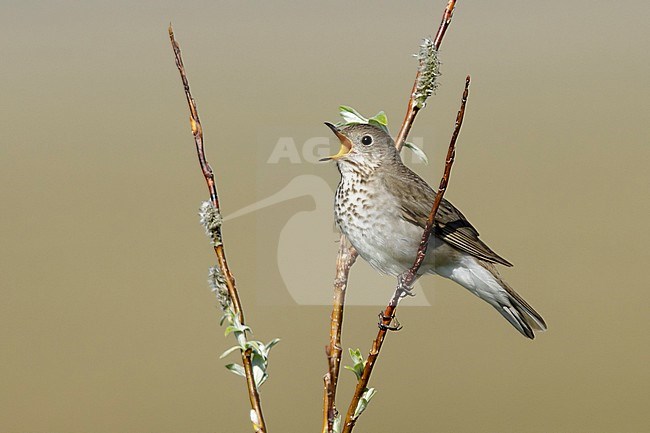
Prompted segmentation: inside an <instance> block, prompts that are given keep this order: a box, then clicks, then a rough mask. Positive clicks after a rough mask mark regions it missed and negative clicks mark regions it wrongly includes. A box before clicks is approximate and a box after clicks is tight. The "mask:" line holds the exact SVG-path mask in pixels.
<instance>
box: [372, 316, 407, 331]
mask: <svg viewBox="0 0 650 433" xmlns="http://www.w3.org/2000/svg"><path fill="white" fill-rule="evenodd" d="M384 322H388V324H385V323H384ZM377 326H379V329H381V330H382V331H399V330H400V329H402V324H401V323H399V320H397V317H395V316H384V312H383V311H380V312H379V323H377Z"/></svg>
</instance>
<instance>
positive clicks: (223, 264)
mask: <svg viewBox="0 0 650 433" xmlns="http://www.w3.org/2000/svg"><path fill="white" fill-rule="evenodd" d="M169 39H170V41H171V44H172V49H173V50H174V58H175V59H176V67H177V68H178V72H180V74H181V81H182V82H183V89H184V90H185V98H186V99H187V105H188V106H189V109H190V125H191V127H192V135H193V136H194V143H195V144H196V153H197V155H198V157H199V164H200V165H201V171H202V172H203V177H204V178H205V182H206V184H207V186H208V191H209V193H210V201H211V202H212V204H213V205H214V207H215V209H216V210H217V211H219V210H220V209H219V196H218V195H217V187H216V183H215V180H214V173H213V172H212V168H211V167H210V164H209V163H208V161H207V160H206V158H205V149H204V146H203V128H202V127H201V121H200V120H199V113H198V110H197V108H196V102H195V101H194V98H193V97H192V93H191V92H190V84H189V82H188V80H187V75H186V73H185V66H184V64H183V58H182V56H181V49H180V47H179V45H178V43H177V42H176V39H175V38H174V31H173V29H172V26H171V24H170V25H169ZM216 230H217V236H218V238H221V228H220V227H218V228H217V229H216ZM214 252H215V254H216V256H217V261H218V264H219V268H220V269H221V273H222V274H223V275H224V276H225V278H226V285H227V287H228V294H229V295H230V299H231V301H232V306H233V310H234V311H235V314H236V315H237V318H238V319H239V322H240V323H241V324H242V325H244V324H245V322H244V310H243V309H242V306H241V302H240V300H239V293H238V291H237V286H236V285H235V278H234V277H233V275H232V273H231V272H230V268H229V267H228V261H227V260H226V252H225V250H224V247H223V243H221V242H220V243H216V244H215V246H214ZM241 357H242V363H243V364H244V371H245V373H246V384H247V388H248V396H249V399H250V402H251V408H252V409H253V410H254V411H255V413H256V416H257V422H256V427H255V428H256V432H259V433H266V431H267V430H266V424H265V422H264V416H263V415H262V406H261V403H260V396H259V392H258V389H257V386H256V385H255V380H254V378H253V364H252V362H251V351H250V350H247V351H241Z"/></svg>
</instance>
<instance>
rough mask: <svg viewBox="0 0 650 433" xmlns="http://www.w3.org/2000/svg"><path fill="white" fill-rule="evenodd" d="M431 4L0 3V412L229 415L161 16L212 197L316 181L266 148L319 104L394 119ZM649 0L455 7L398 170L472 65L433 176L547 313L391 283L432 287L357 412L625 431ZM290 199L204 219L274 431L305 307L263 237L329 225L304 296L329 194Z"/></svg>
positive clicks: (438, 137) (236, 415)
mask: <svg viewBox="0 0 650 433" xmlns="http://www.w3.org/2000/svg"><path fill="white" fill-rule="evenodd" d="M445 3H446V2H444V1H413V2H409V5H408V6H405V5H404V4H400V3H399V2H368V1H360V2H354V3H352V2H344V1H337V2H328V3H323V2H287V1H271V2H234V1H232V2H221V1H198V0H188V1H184V2H170V1H139V2H127V1H121V0H113V1H110V2H108V1H106V2H99V1H85V2H81V1H69V0H68V1H52V2H44V1H40V2H39V1H27V0H23V1H6V0H5V1H3V2H2V14H1V15H0V28H2V35H3V38H2V62H1V63H0V72H1V76H2V80H0V94H1V95H2V107H3V110H2V111H3V113H2V116H0V128H1V129H0V131H1V140H0V177H1V181H2V188H0V201H1V203H2V216H1V218H2V221H1V224H0V230H1V232H0V234H1V239H2V244H3V247H2V251H1V252H0V254H1V255H2V257H1V259H0V274H1V275H2V280H1V284H2V302H0V341H2V356H0V383H1V384H2V385H1V386H0V432H3V433H4V432H8V433H9V432H31V433H36V432H44V433H49V432H52V433H54V432H66V433H74V432H95V433H103V432H159V433H165V432H169V433H172V432H176V433H177V432H225V431H250V425H249V422H248V421H247V418H248V416H247V413H248V403H247V396H246V394H245V388H244V382H243V380H242V379H241V378H240V377H236V376H234V375H232V374H230V373H228V372H227V371H226V370H225V369H224V368H223V364H224V361H223V360H218V359H217V358H218V356H219V354H221V352H222V351H223V350H225V349H226V348H227V347H229V346H230V345H231V343H232V341H231V340H224V338H223V334H222V333H223V329H221V328H219V326H218V319H219V312H218V310H217V307H216V302H215V300H214V298H213V295H212V294H211V293H210V292H209V290H208V289H207V284H206V276H207V268H208V266H210V265H211V264H212V263H213V260H214V259H213V254H212V251H211V249H210V247H209V245H208V244H207V241H206V239H205V237H204V235H203V233H202V228H201V227H200V226H199V224H198V219H197V215H196V214H197V209H198V206H199V204H200V202H201V201H202V200H204V199H205V198H206V197H207V195H206V190H205V186H204V183H203V178H202V177H201V175H200V173H199V170H198V166H197V163H196V156H195V153H194V149H193V142H192V139H191V135H190V131H189V124H188V121H187V117H188V116H187V107H186V105H185V101H184V96H183V93H182V89H181V86H180V81H179V77H178V73H177V71H176V68H175V66H174V62H173V56H172V52H171V49H170V46H169V41H168V38H167V25H168V23H169V22H170V21H172V22H173V23H174V28H175V31H176V34H177V38H178V40H179V42H180V44H181V47H182V49H183V53H184V56H185V64H186V67H187V69H188V74H189V78H190V82H191V85H192V89H193V92H194V96H195V98H196V99H197V102H198V104H199V111H200V114H201V118H202V121H203V126H204V129H205V134H206V136H205V138H206V144H207V148H208V149H207V152H208V159H209V160H210V161H211V163H212V165H213V167H214V169H215V171H216V173H217V179H218V186H219V191H220V195H221V201H222V206H223V209H224V213H225V214H229V213H232V212H234V211H236V210H238V209H241V208H243V207H245V206H248V205H250V204H251V203H255V202H256V201H258V200H260V199H262V198H264V197H266V196H268V195H270V194H272V193H274V191H277V190H279V189H281V188H282V187H283V186H284V185H286V184H287V182H289V181H290V180H291V179H292V178H295V177H296V176H299V175H302V174H307V175H313V176H318V177H320V178H322V179H324V180H325V181H326V182H327V184H328V185H330V186H331V187H334V186H335V185H336V181H337V176H338V173H337V172H336V169H335V168H334V166H333V165H331V164H320V165H319V164H311V163H307V162H304V161H301V162H302V163H299V164H284V165H278V166H277V168H276V167H273V166H270V165H269V164H266V163H265V161H266V160H267V158H268V155H269V154H270V152H271V148H272V147H273V146H274V144H275V143H277V141H278V138H279V137H281V136H294V137H296V143H297V145H298V146H300V145H301V144H302V143H303V142H304V140H305V139H306V138H307V137H317V136H328V132H327V131H326V129H325V127H324V126H323V125H322V122H323V121H325V120H330V121H336V120H337V114H338V110H337V107H338V105H339V104H349V105H352V106H354V107H355V108H357V109H359V110H360V111H361V112H362V113H365V114H367V115H372V114H374V113H375V112H377V111H379V110H382V109H383V110H385V111H386V112H387V114H388V116H389V119H390V120H391V125H392V126H393V130H394V131H396V129H397V125H398V124H399V120H400V119H401V118H402V116H403V113H404V109H405V105H406V99H407V96H408V92H409V90H410V87H411V84H412V80H413V76H414V73H415V68H416V62H415V60H414V59H413V58H412V57H410V54H411V53H413V52H415V51H416V50H417V46H418V44H419V41H420V38H421V37H423V36H427V35H432V34H434V33H435V30H436V29H437V26H438V23H439V20H440V16H441V14H442V11H443V9H444V6H445ZM649 15H650V8H649V7H648V4H647V2H644V1H627V2H618V3H612V2H603V1H599V2H594V1H584V0H583V1H573V2H559V1H550V2H512V1H510V2H506V1H491V2H464V1H461V2H459V3H458V6H457V10H456V13H455V15H454V21H453V23H452V25H451V27H450V29H449V32H448V34H447V36H446V38H445V40H444V42H443V45H442V50H441V57H442V61H443V66H442V68H443V69H442V71H443V77H442V80H441V83H442V85H441V87H440V89H439V91H438V93H437V95H436V96H435V97H434V98H432V99H431V100H430V102H429V105H428V107H427V108H426V110H424V111H423V112H422V113H421V114H420V116H419V118H418V120H417V122H416V125H415V128H414V130H413V134H412V135H413V136H417V137H422V138H423V140H424V148H425V150H426V151H427V153H428V154H429V158H430V159H431V161H432V162H431V164H430V165H428V166H425V165H417V166H416V170H417V171H418V172H419V173H421V174H422V175H423V177H425V179H427V180H428V181H429V182H430V183H433V184H436V183H437V180H438V178H439V175H440V173H441V170H442V161H443V155H444V152H445V149H446V146H447V143H448V138H449V136H450V134H451V130H452V127H453V120H454V118H455V115H456V111H457V109H458V102H459V98H460V94H461V91H462V86H463V82H464V79H465V75H466V74H468V73H470V74H471V75H472V78H473V80H472V88H471V94H470V100H469V104H468V110H467V113H466V118H465V125H464V126H463V131H462V132H461V136H460V139H459V150H458V158H457V162H456V165H455V167H454V173H453V175H452V179H451V185H450V188H449V190H448V194H447V197H448V198H449V199H450V200H452V201H453V202H454V203H455V204H456V205H458V206H459V207H460V208H461V209H462V210H463V211H464V213H465V214H466V215H467V216H468V217H469V218H470V220H471V221H472V222H473V223H474V224H475V225H476V226H477V228H478V229H479V230H480V231H481V234H482V236H483V238H484V239H485V240H486V241H487V242H488V243H489V244H490V245H491V246H492V247H494V248H495V250H496V251H498V252H499V253H501V254H503V255H504V256H505V257H506V258H508V259H509V260H511V261H512V262H514V263H515V264H516V267H515V268H514V269H508V270H504V272H503V274H504V276H505V277H506V278H507V279H508V280H509V281H510V283H511V284H512V285H513V286H514V287H515V288H517V289H518V290H519V291H520V292H521V293H522V295H523V296H524V297H525V298H526V299H527V300H529V301H530V302H531V304H533V306H535V307H536V308H537V309H538V310H539V311H540V312H541V313H542V314H543V316H544V317H545V319H546V320H547V322H548V324H549V331H548V332H547V333H545V334H541V335H539V337H538V338H537V339H536V340H535V341H532V342H531V341H527V340H526V339H524V338H522V337H521V336H520V335H519V334H518V333H517V332H516V331H514V330H513V329H511V327H510V326H509V325H508V324H507V323H506V322H505V321H504V320H503V319H502V318H501V317H500V316H499V315H498V314H496V312H495V311H494V310H493V309H491V308H490V307H489V306H487V305H485V304H484V303H482V302H480V301H479V300H478V299H476V298H475V297H473V296H471V295H470V294H469V293H467V292H466V291H464V290H463V289H461V288H460V287H458V286H455V285H453V284H451V283H448V282H446V281H442V280H440V279H434V278H430V279H429V281H427V282H425V283H424V286H425V287H424V288H423V293H420V294H419V296H418V297H416V298H415V299H414V300H413V303H416V301H417V300H418V299H420V300H422V299H428V300H429V301H430V303H431V304H432V305H431V306H428V307H424V306H420V307H418V306H413V307H406V305H408V303H409V302H411V300H410V299H407V300H406V301H405V303H404V304H405V308H402V309H401V312H400V314H399V317H400V321H401V322H402V323H403V324H404V325H405V328H404V329H403V330H402V331H401V332H399V333H398V334H391V335H389V336H388V340H387V342H386V344H385V346H384V350H383V352H382V355H381V357H380V359H379V363H378V365H377V368H376V370H375V373H374V375H373V378H372V383H371V385H372V386H375V387H376V388H377V389H378V391H379V393H378V394H377V395H376V397H375V398H374V400H373V401H372V403H371V405H370V407H369V409H368V410H367V412H366V413H365V414H364V415H363V417H362V419H361V420H360V421H359V424H358V426H357V429H358V431H359V432H364V431H376V430H378V429H380V428H382V429H387V430H388V431H407V432H430V431H440V432H456V433H458V432H477V431H480V432H530V433H533V432H539V433H548V432H591V433H596V432H614V431H616V432H641V431H645V430H647V428H648V418H647V402H648V401H647V400H648V386H649V384H650V383H649V382H650V381H649V379H650V370H649V369H648V367H647V362H648V358H649V354H650V345H649V344H648V343H649V340H648V337H647V330H646V328H647V325H648V305H650V295H649V290H648V287H649V284H648V283H649V282H650V279H649V278H648V275H647V274H645V271H644V269H645V268H646V267H648V258H649V254H648V247H647V245H648V243H649V242H650V235H649V231H648V229H647V219H648V214H649V210H650V205H649V202H648V185H650V171H648V169H647V165H648V162H649V161H650V150H649V146H648V145H649V140H648V123H649V121H650V118H649V116H648V99H649V98H650V87H649V86H648V85H647V74H648V71H649V70H650V57H649V56H648V51H647V41H648V38H649V36H650V31H649V30H648V26H647V21H648V18H649ZM332 145H333V146H334V142H333V141H332ZM296 200H297V201H296ZM296 200H293V201H288V202H286V203H285V204H283V203H279V204H277V205H274V206H271V207H269V208H267V209H266V210H264V211H259V212H256V213H254V214H249V215H246V216H244V217H241V218H238V219H235V220H232V223H227V225H226V227H225V229H224V230H225V241H226V247H227V251H228V254H229V260H230V263H231V266H232V268H233V271H234V272H235V276H236V278H237V281H238V284H239V286H240V289H241V296H242V300H243V302H244V305H245V308H246V313H247V317H248V319H249V324H250V325H251V326H252V327H253V329H254V330H255V331H256V333H255V338H258V339H261V340H265V341H266V340H270V339H271V338H273V337H280V338H282V342H281V344H280V345H279V346H277V347H276V348H275V349H273V351H272V353H271V365H270V375H271V378H270V380H269V381H268V382H267V383H266V384H265V385H264V386H263V388H262V398H263V405H264V411H265V414H266V417H267V422H268V425H269V430H270V431H271V432H290V431H318V429H319V428H320V416H321V408H322V404H321V398H322V375H323V374H324V373H325V367H326V365H325V356H324V351H323V347H324V345H325V344H326V342H327V338H328V337H327V335H328V331H327V327H328V317H329V308H328V307H327V306H318V305H302V304H301V303H300V302H295V301H294V300H292V297H291V296H288V295H287V290H286V288H285V287H284V286H283V279H282V278H280V277H279V276H278V270H277V269H278V263H280V261H282V260H283V257H277V255H278V254H280V253H279V251H280V252H281V249H280V248H279V247H278V246H277V242H278V235H277V233H278V231H279V230H281V229H282V227H283V224H284V223H285V222H286V221H287V219H288V218H290V217H291V214H292V213H293V212H296V211H297V210H300V211H303V210H306V211H309V210H311V211H312V214H311V215H313V218H314V220H313V222H310V220H309V218H302V219H301V220H300V221H299V222H298V223H296V224H294V225H293V226H292V236H293V237H295V238H299V239H309V238H310V237H313V238H314V239H316V238H319V239H320V238H322V236H320V235H319V234H322V233H326V235H325V238H326V240H325V241H323V242H321V241H320V240H319V241H318V242H319V243H322V244H323V245H322V248H317V250H318V251H319V252H318V253H310V266H311V268H309V269H306V270H305V269H295V272H296V273H297V274H296V275H299V276H300V275H304V276H305V277H304V288H303V289H304V290H305V291H306V292H305V293H310V294H311V293H317V294H320V295H317V296H324V297H325V299H328V298H329V296H330V295H329V291H330V290H331V276H333V272H334V258H335V251H336V244H335V243H334V242H333V241H334V239H335V235H334V232H333V227H332V218H331V209H329V208H327V209H322V208H319V207H318V206H314V203H313V202H312V201H311V200H310V199H309V198H308V197H307V198H305V197H302V198H297V199H296ZM269 227H270V229H269ZM297 267H298V266H296V268H297ZM289 269H290V268H289ZM352 274H353V275H352V281H351V288H350V291H351V293H354V291H355V290H357V291H358V290H367V291H370V292H372V290H376V292H377V300H376V304H377V305H380V304H382V303H383V302H384V301H385V300H386V299H387V296H388V294H389V293H390V292H391V291H392V288H393V285H394V281H393V280H392V279H391V278H388V277H385V278H379V277H376V276H374V277H376V278H377V280H375V279H373V280H372V283H369V281H366V280H365V279H364V278H361V277H360V276H362V275H366V274H369V271H368V269H367V267H365V264H358V265H357V266H355V268H354V269H353V272H352ZM310 275H318V276H319V277H318V278H309V276H310ZM320 275H324V276H328V277H326V278H321V277H320ZM300 278H302V277H300ZM377 281H379V282H380V283H379V285H377V284H376V282H377ZM433 286H435V287H433ZM309 296H312V295H309ZM351 296H352V295H351ZM377 312H378V307H377V306H352V307H350V308H349V309H348V310H347V316H346V319H345V330H344V341H343V342H344V346H345V347H359V348H361V350H362V352H364V353H367V350H368V349H369V347H370V342H371V339H372V338H373V336H374V334H375V332H376V325H375V324H376V315H377ZM232 359H233V360H234V359H235V358H234V357H233V358H232ZM231 362H232V361H231ZM342 378H343V381H342V383H341V385H340V390H339V406H341V407H342V408H344V407H346V406H347V402H348V401H349V396H350V395H351V392H352V385H353V380H352V374H350V373H348V372H347V371H344V372H343V373H342Z"/></svg>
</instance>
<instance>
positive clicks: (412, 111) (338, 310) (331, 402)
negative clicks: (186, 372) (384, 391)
mask: <svg viewBox="0 0 650 433" xmlns="http://www.w3.org/2000/svg"><path fill="white" fill-rule="evenodd" d="M455 6H456V0H449V2H448V3H447V7H446V8H445V11H444V13H443V15H442V20H441V22H440V25H439V26H438V31H437V32H436V36H435V38H434V39H433V47H434V48H435V50H436V51H437V50H438V49H440V44H442V39H443V37H444V36H445V33H446V31H447V28H448V27H449V25H450V24H451V17H452V15H453V13H454V8H455ZM434 60H435V62H437V57H436V58H435V59H434ZM424 63H425V62H424V59H422V58H420V67H419V68H418V71H417V73H416V75H415V81H414V83H413V88H412V90H411V96H410V98H409V102H408V107H407V111H406V116H405V117H404V121H403V122H402V127H401V128H400V131H399V134H398V135H397V138H396V140H395V147H396V148H397V150H398V151H400V150H401V149H402V146H403V145H404V142H405V141H406V137H408V134H409V132H410V131H411V127H412V126H413V121H414V120H415V116H416V115H417V113H418V111H419V110H420V107H419V106H418V105H417V104H416V103H415V99H416V93H417V90H418V83H420V77H421V75H422V70H423V66H424ZM459 128H460V127H459ZM344 239H345V237H344V236H341V247H340V248H339V253H338V256H337V259H336V263H337V267H336V281H335V285H334V306H333V310H332V316H331V324H330V344H329V346H328V347H327V348H326V352H327V359H328V366H329V369H328V373H327V374H326V375H325V377H324V378H323V380H324V386H325V391H324V396H323V433H329V432H332V431H333V430H332V428H333V423H334V420H335V419H336V416H337V410H336V405H335V397H336V387H337V384H338V372H339V369H340V363H341V327H342V325H343V308H344V305H345V288H346V287H347V281H348V275H349V273H350V268H351V267H352V265H353V264H354V261H355V260H356V257H357V252H356V251H355V250H354V249H351V252H350V253H349V254H350V255H351V256H353V258H352V259H351V261H350V262H349V264H347V265H346V263H347V262H346V261H345V260H344V254H345V252H344V250H343V249H342V248H343V247H342V245H343V240H344ZM350 248H351V247H350ZM339 287H342V289H339ZM339 317H340V320H336V319H337V318H339ZM332 336H334V340H335V343H334V344H333V343H332ZM382 341H383V337H382ZM379 347H381V345H380V346H379ZM337 350H338V351H337ZM332 355H335V356H332ZM355 396H356V393H355ZM357 403H358V399H357ZM354 407H355V408H356V404H355V406H354Z"/></svg>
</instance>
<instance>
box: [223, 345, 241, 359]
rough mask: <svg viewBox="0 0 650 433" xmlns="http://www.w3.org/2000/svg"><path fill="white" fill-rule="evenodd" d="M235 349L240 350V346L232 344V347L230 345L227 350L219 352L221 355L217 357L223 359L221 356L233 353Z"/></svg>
mask: <svg viewBox="0 0 650 433" xmlns="http://www.w3.org/2000/svg"><path fill="white" fill-rule="evenodd" d="M235 350H241V347H240V346H233V347H231V348H230V349H228V350H226V351H225V352H223V353H222V354H221V356H220V357H219V359H223V358H225V357H226V356H228V355H230V354H231V353H233V352H234V351H235Z"/></svg>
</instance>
